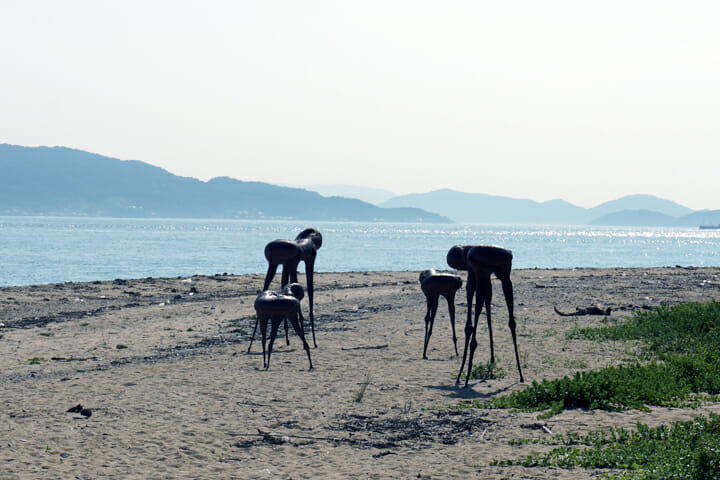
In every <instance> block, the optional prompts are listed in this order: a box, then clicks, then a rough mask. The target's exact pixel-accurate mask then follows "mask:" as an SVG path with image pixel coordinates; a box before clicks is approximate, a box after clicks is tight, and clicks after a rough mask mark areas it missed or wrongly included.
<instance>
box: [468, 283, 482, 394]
mask: <svg viewBox="0 0 720 480" xmlns="http://www.w3.org/2000/svg"><path fill="white" fill-rule="evenodd" d="M476 276H477V274H476ZM485 288H486V283H485V281H484V279H479V278H478V281H477V288H476V290H475V293H476V294H475V326H474V328H473V331H472V338H471V339H470V355H469V357H468V366H467V375H466V376H465V386H466V387H467V386H468V382H469V381H470V374H471V373H472V363H473V357H474V356H475V349H476V348H477V345H478V343H477V338H476V337H477V325H478V320H479V319H480V314H481V313H482V307H483V303H485V293H486V292H485Z"/></svg>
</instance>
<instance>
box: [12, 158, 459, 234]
mask: <svg viewBox="0 0 720 480" xmlns="http://www.w3.org/2000/svg"><path fill="white" fill-rule="evenodd" d="M0 172H2V175H1V176H0V215H69V216H76V215H84V216H110V217H171V218H253V219H255V218H257V219H259V218H285V219H298V220H316V221H323V220H349V221H387V222H451V220H449V219H447V218H444V217H442V216H440V215H437V214H432V213H428V212H425V211H423V210H420V209H418V208H411V207H410V208H380V207H378V206H376V205H371V204H369V203H367V202H363V201H360V200H356V199H348V198H338V197H333V198H326V197H323V196H321V195H320V194H318V193H315V192H309V191H307V190H303V189H298V188H285V187H279V186H276V185H270V184H267V183H261V182H243V181H240V180H234V179H231V178H227V177H222V178H214V179H212V180H210V181H208V182H203V181H200V180H197V179H194V178H186V177H178V176H176V175H173V174H171V173H170V172H168V171H166V170H163V169H162V168H159V167H155V166H152V165H149V164H147V163H144V162H140V161H134V160H131V161H124V160H118V159H114V158H109V157H105V156H102V155H96V154H93V153H88V152H83V151H80V150H74V149H70V148H64V147H21V146H15V145H7V144H0Z"/></svg>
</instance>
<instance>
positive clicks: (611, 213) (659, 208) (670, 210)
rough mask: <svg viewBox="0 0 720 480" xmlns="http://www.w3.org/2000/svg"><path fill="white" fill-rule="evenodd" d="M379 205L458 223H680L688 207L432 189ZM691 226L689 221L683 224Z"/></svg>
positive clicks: (645, 198) (639, 199)
mask: <svg viewBox="0 0 720 480" xmlns="http://www.w3.org/2000/svg"><path fill="white" fill-rule="evenodd" d="M380 205H381V206H384V207H401V206H402V207H410V206H413V207H418V208H422V209H423V210H427V211H429V212H434V213H437V214H439V215H443V216H446V217H449V218H451V219H453V220H455V221H457V222H461V223H480V224H481V223H495V224H497V223H500V224H536V225H539V224H574V225H584V224H587V223H591V224H594V225H626V226H627V225H636V226H644V225H648V226H650V225H656V226H661V225H662V226H667V225H685V224H686V223H690V222H691V221H692V219H689V220H687V222H686V221H685V220H681V218H682V219H684V218H685V216H687V215H689V214H691V213H693V210H691V209H689V208H687V207H684V206H682V205H679V204H677V203H675V202H673V201H670V200H664V199H661V198H658V197H654V196H652V195H628V196H626V197H622V198H620V199H617V200H612V201H610V202H605V203H602V204H600V205H598V206H597V207H594V208H590V209H586V208H582V207H578V206H576V205H573V204H571V203H568V202H566V201H564V200H550V201H547V202H536V201H533V200H527V199H518V198H509V197H502V196H494V195H487V194H482V193H464V192H457V191H455V190H448V189H443V190H435V191H433V192H428V193H415V194H410V195H401V196H398V197H395V198H392V199H390V200H388V201H385V202H383V203H381V204H380ZM688 226H690V225H688Z"/></svg>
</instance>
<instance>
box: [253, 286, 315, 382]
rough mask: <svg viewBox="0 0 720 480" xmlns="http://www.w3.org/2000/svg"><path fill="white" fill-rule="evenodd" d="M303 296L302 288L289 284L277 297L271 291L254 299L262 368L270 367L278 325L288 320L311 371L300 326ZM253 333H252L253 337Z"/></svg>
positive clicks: (308, 352) (261, 293) (308, 349)
mask: <svg viewBox="0 0 720 480" xmlns="http://www.w3.org/2000/svg"><path fill="white" fill-rule="evenodd" d="M303 296H304V293H303V288H302V286H301V285H300V284H298V283H291V284H288V285H286V286H285V288H284V289H283V291H282V293H280V294H279V295H278V294H277V293H276V292H273V291H272V290H265V291H263V292H260V293H259V294H258V296H257V298H256V299H255V313H256V314H257V321H256V323H255V328H257V326H258V324H259V325H260V336H261V338H262V349H263V367H264V368H269V367H270V356H271V355H272V348H273V343H274V342H275V337H276V336H277V331H278V328H279V326H280V323H281V322H282V321H283V320H285V321H287V320H289V321H290V323H291V324H292V326H293V329H295V333H297V335H298V337H300V339H301V340H302V343H303V348H304V349H305V352H306V353H307V357H308V362H309V363H310V370H312V369H313V365H312V359H311V358H310V346H309V345H308V343H307V341H306V340H305V332H304V330H303V326H302V313H301V312H300V300H302V298H303ZM268 322H270V343H269V345H268V349H267V361H266V359H265V342H266V339H267V325H268ZM254 335H255V332H254V331H253V336H254Z"/></svg>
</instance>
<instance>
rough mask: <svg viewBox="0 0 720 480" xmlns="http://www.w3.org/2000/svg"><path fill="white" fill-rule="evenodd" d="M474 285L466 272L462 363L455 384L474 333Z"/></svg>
mask: <svg viewBox="0 0 720 480" xmlns="http://www.w3.org/2000/svg"><path fill="white" fill-rule="evenodd" d="M475 283H476V282H475V274H474V273H473V272H472V271H471V270H470V271H468V278H467V285H466V286H465V287H466V288H465V292H466V295H467V309H468V312H467V320H466V321H465V348H463V358H462V363H461V364H460V372H459V373H458V375H457V378H456V379H455V383H459V382H460V376H461V375H462V372H463V369H464V368H465V359H466V358H467V352H468V345H469V344H470V339H471V338H472V334H473V331H474V329H473V324H472V300H473V294H474V293H475Z"/></svg>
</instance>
